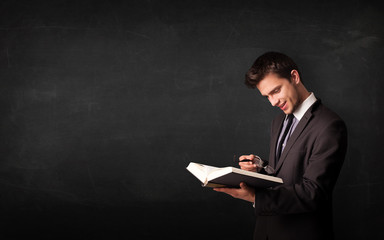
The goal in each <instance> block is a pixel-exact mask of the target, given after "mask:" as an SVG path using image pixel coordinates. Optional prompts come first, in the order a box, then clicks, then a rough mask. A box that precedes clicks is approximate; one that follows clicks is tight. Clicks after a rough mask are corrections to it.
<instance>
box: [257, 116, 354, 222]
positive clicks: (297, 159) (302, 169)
mask: <svg viewBox="0 0 384 240" xmlns="http://www.w3.org/2000/svg"><path fill="white" fill-rule="evenodd" d="M315 123H316V124H315V126H314V124H312V125H310V126H308V127H306V131H307V132H305V131H303V135H304V136H302V137H301V138H300V139H301V141H298V143H295V147H294V148H293V149H291V151H290V152H289V153H288V156H289V160H285V162H284V163H283V166H282V168H281V170H280V171H281V177H282V178H283V180H284V185H282V186H279V187H276V188H273V189H256V196H255V211H256V214H258V215H280V214H294V213H305V212H313V211H316V210H318V209H319V208H322V205H324V204H328V203H329V202H330V201H331V196H332V191H333V188H334V186H335V184H336V180H337V177H338V175H339V172H340V169H341V166H342V164H343V161H344V157H345V152H346V146H347V132H346V126H345V124H344V122H343V121H342V120H341V119H340V118H331V119H329V118H328V119H327V121H322V124H318V122H316V121H315ZM308 129H316V130H308ZM287 158H288V157H287ZM284 164H286V166H289V164H290V165H295V166H293V167H292V168H289V167H285V166H284ZM287 168H288V170H286V171H287V172H285V173H284V169H287ZM292 171H295V173H292ZM291 175H292V177H291ZM277 176H279V173H278V174H277ZM286 176H290V177H288V178H286Z"/></svg>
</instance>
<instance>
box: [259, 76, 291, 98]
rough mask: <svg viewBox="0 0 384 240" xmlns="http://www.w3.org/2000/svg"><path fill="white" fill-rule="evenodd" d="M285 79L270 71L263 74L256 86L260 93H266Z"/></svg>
mask: <svg viewBox="0 0 384 240" xmlns="http://www.w3.org/2000/svg"><path fill="white" fill-rule="evenodd" d="M285 81H287V79H285V78H281V77H280V76H278V75H277V74H274V73H272V74H268V75H267V76H265V77H264V78H263V79H262V80H261V81H260V82H259V83H258V84H257V85H256V86H257V88H258V89H259V91H260V93H261V94H262V95H266V94H268V93H269V92H270V91H273V90H274V89H275V88H277V87H279V86H281V85H282V84H283V83H284V82H285Z"/></svg>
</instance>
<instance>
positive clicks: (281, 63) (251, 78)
mask: <svg viewBox="0 0 384 240" xmlns="http://www.w3.org/2000/svg"><path fill="white" fill-rule="evenodd" d="M294 69H295V70H297V71H298V72H299V75H300V71H299V68H298V67H297V65H296V63H295V62H294V61H293V60H292V59H291V58H290V57H288V56H287V55H285V54H282V53H278V52H267V53H264V54H263V55H261V56H260V57H258V58H257V59H256V61H255V62H254V63H253V65H252V67H251V68H250V69H249V70H248V72H247V73H246V74H245V84H246V85H247V86H248V87H250V88H256V85H257V84H258V83H259V82H260V81H261V80H263V79H264V77H265V76H266V75H268V74H270V73H275V74H277V75H278V76H279V77H281V78H286V79H288V80H289V81H291V71H292V70H294Z"/></svg>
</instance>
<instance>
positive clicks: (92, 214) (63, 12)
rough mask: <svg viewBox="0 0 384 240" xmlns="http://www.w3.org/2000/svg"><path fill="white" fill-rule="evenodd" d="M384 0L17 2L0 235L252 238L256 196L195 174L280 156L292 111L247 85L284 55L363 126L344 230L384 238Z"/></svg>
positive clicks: (3, 111) (4, 43)
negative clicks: (282, 114)
mask: <svg viewBox="0 0 384 240" xmlns="http://www.w3.org/2000/svg"><path fill="white" fill-rule="evenodd" d="M378 2H379V1H378ZM381 6H382V4H376V3H374V2H370V1H367V0H364V1H355V0H351V1H342V2H338V1H280V2H279V1H255V0H253V1H238V0H236V1H196V0H194V1H189V0H187V1H186V0H183V1H156V0H153V1H149V0H148V1H107V0H104V1H64V0H62V1H48V0H47V1H43V0H41V1H11V0H8V1H1V2H0V121H1V122H0V204H1V221H2V224H1V230H0V234H1V235H0V236H1V237H2V239H14V238H24V239H26V238H27V237H31V236H37V237H39V238H40V239H41V238H46V239H57V238H60V237H68V238H69V239H93V238H96V237H104V238H106V239H107V238H109V239H114V238H115V239H197V238H199V239H251V238H252V233H253V224H254V220H255V218H254V216H253V212H252V207H251V205H250V204H248V203H246V202H242V201H240V200H235V199H233V198H231V197H229V196H226V195H222V194H219V193H216V192H214V191H212V190H209V189H203V188H201V187H200V185H199V183H198V182H197V180H196V179H195V178H194V177H192V176H191V175H190V174H189V173H188V172H187V171H186V170H185V167H186V166H187V164H188V163H189V162H190V161H195V162H204V163H207V164H213V165H218V166H227V165H231V164H232V158H233V155H234V154H248V153H257V154H259V155H261V156H264V157H265V156H267V155H268V149H269V146H268V144H269V127H270V121H271V120H272V118H273V117H274V116H275V115H276V114H277V113H278V110H276V109H273V108H272V107H271V106H270V104H269V103H268V102H267V101H266V100H264V99H263V98H262V97H260V95H259V93H258V92H257V90H250V89H247V88H246V87H245V85H244V84H243V78H244V74H245V72H246V70H247V69H248V68H249V67H250V65H251V64H252V63H253V61H254V60H255V59H256V57H258V56H259V55H260V54H262V53H264V52H266V51H270V50H277V51H282V52H284V53H286V54H288V55H290V56H291V57H292V58H294V59H295V61H296V62H297V63H298V65H299V66H301V70H302V74H303V79H304V83H305V84H306V86H307V87H308V89H309V90H311V91H314V92H315V94H316V96H317V97H320V98H321V99H322V100H323V102H324V103H325V104H326V105H328V106H329V107H330V108H332V109H333V110H335V111H336V112H337V113H339V115H340V116H341V117H342V118H343V119H344V120H345V121H346V123H347V125H348V128H349V149H348V154H347V158H346V161H345V164H344V167H343V170H342V173H341V176H340V179H339V181H338V184H337V187H336V189H335V194H334V203H335V209H334V212H335V214H334V215H335V231H336V236H337V239H372V238H375V239H380V238H382V237H383V236H384V235H383V231H382V230H381V228H382V227H381V224H380V223H382V222H383V214H384V212H383V211H382V209H383V207H382V205H383V201H384V198H383V194H384V191H383V190H384V189H383V186H384V185H383V184H384V177H383V176H384V175H383V173H382V171H383V167H384V164H383V161H384V159H383V157H382V156H381V155H382V154H380V153H381V150H382V149H380V148H381V147H382V144H383V141H382V140H381V139H382V137H383V135H384V134H383V131H384V130H383V127H382V126H381V125H379V124H380V123H381V122H383V121H384V119H383V114H381V112H382V109H381V108H382V107H383V104H382V103H380V102H382V97H383V95H382V91H383V79H382V78H383V75H384V68H383V63H384V48H383V47H384V45H383V37H384V27H383V26H384V15H383V8H381Z"/></svg>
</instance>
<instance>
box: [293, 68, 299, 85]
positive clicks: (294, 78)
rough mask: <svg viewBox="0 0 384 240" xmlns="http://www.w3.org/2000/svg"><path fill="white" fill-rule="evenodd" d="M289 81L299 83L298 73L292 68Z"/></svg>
mask: <svg viewBox="0 0 384 240" xmlns="http://www.w3.org/2000/svg"><path fill="white" fill-rule="evenodd" d="M291 81H292V83H295V84H299V83H300V81H301V80H300V74H299V72H298V71H297V70H295V69H293V70H292V71H291Z"/></svg>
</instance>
